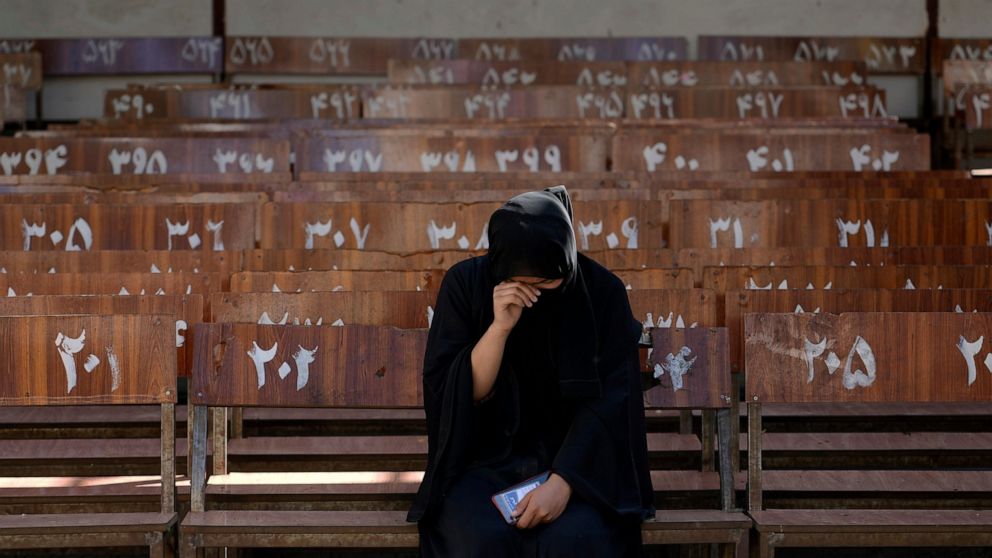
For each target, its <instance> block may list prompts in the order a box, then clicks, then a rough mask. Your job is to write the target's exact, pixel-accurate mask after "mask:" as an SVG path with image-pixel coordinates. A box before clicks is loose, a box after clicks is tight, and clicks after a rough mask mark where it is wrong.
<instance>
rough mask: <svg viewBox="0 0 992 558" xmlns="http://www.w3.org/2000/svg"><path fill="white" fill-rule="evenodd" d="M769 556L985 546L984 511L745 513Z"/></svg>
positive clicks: (989, 539)
mask: <svg viewBox="0 0 992 558" xmlns="http://www.w3.org/2000/svg"><path fill="white" fill-rule="evenodd" d="M749 515H750V516H751V518H752V519H753V520H754V525H755V528H756V529H757V531H758V534H759V536H760V538H761V542H762V547H763V548H769V549H771V551H767V550H766V551H765V552H763V553H762V556H773V554H774V548H775V547H779V546H781V547H812V546H816V547H830V546H833V547H837V546H844V547H853V546H902V547H906V546H915V547H922V546H931V547H940V546H944V547H960V546H989V545H992V511H990V510H981V511H978V510H861V509H847V510H839V509H838V510H832V509H815V510H809V509H803V510H779V509H773V510H764V511H752V512H750V513H749Z"/></svg>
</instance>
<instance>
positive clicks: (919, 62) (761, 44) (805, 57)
mask: <svg viewBox="0 0 992 558" xmlns="http://www.w3.org/2000/svg"><path fill="white" fill-rule="evenodd" d="M697 44H698V54H697V56H698V58H699V59H700V60H725V61H766V62H771V61H787V60H795V61H797V62H820V61H857V62H864V63H865V65H866V66H867V67H868V71H869V72H871V73H873V74H875V73H877V74H916V75H922V74H923V72H924V68H925V66H926V47H925V45H924V41H923V38H921V37H913V38H895V37H892V38H890V37H756V36H716V35H700V36H699V41H698V43H697Z"/></svg>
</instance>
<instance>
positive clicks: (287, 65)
mask: <svg viewBox="0 0 992 558" xmlns="http://www.w3.org/2000/svg"><path fill="white" fill-rule="evenodd" d="M225 43H226V44H225V45H224V46H225V51H226V56H225V63H224V69H225V71H226V72H227V73H229V74H258V73H262V74H265V73H268V74H305V75H381V76H385V75H386V69H387V64H388V61H389V59H390V58H399V59H407V58H414V59H418V58H423V59H447V58H455V57H456V55H457V53H458V44H457V41H456V40H454V39H414V38H349V37H268V36H237V35H236V36H230V37H227V38H226V41H225Z"/></svg>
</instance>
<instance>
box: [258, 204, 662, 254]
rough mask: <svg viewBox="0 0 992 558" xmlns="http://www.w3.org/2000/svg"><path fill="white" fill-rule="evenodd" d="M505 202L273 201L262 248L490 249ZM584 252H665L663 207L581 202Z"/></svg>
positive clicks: (264, 219)
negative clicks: (492, 227) (494, 220)
mask: <svg viewBox="0 0 992 558" xmlns="http://www.w3.org/2000/svg"><path fill="white" fill-rule="evenodd" d="M500 205H502V204H501V203H493V202H487V203H469V204H460V203H442V204H427V203H398V202H397V203H390V202H366V203H363V202H340V203H336V202H327V203H296V204H282V203H269V204H265V205H264V206H262V209H261V234H262V236H261V243H260V246H261V247H262V248H263V249H277V250H281V249H291V248H306V249H330V248H344V249H355V248H358V249H365V250H378V251H384V252H391V253H399V254H403V253H406V254H412V253H416V252H429V251H437V250H476V251H478V250H481V249H485V248H488V246H489V239H488V234H487V226H488V224H489V218H490V217H491V215H492V212H493V211H495V210H496V209H498V208H499V207H500ZM573 213H574V223H575V225H576V244H577V247H578V249H579V250H590V249H606V248H621V247H626V248H640V247H644V248H652V247H660V245H661V241H662V238H661V234H660V216H661V215H662V205H661V203H660V202H636V201H630V202H628V201H617V202H576V203H575V204H574V205H573Z"/></svg>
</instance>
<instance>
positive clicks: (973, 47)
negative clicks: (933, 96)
mask: <svg viewBox="0 0 992 558" xmlns="http://www.w3.org/2000/svg"><path fill="white" fill-rule="evenodd" d="M954 60H972V61H992V39H977V38H975V39H959V38H946V37H940V38H937V39H935V42H934V47H933V70H934V72H935V73H936V74H937V75H943V70H944V62H945V61H954Z"/></svg>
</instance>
